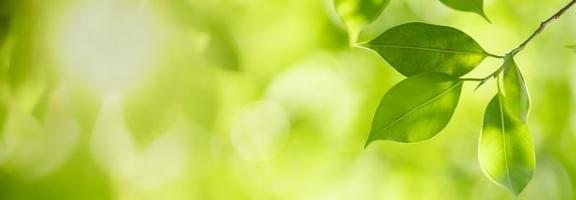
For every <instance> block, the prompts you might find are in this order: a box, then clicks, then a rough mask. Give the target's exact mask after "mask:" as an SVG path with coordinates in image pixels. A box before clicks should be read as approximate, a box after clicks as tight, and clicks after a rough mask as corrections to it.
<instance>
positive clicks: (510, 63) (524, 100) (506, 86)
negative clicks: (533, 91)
mask: <svg viewBox="0 0 576 200" xmlns="http://www.w3.org/2000/svg"><path fill="white" fill-rule="evenodd" d="M499 78H500V80H499V81H498V82H499V88H500V92H501V94H502V95H504V97H505V98H504V99H503V101H504V105H505V106H506V107H507V110H508V111H510V112H511V113H510V114H511V116H513V117H516V118H517V119H520V121H522V122H524V121H526V117H527V116H528V111H529V109H530V98H529V96H528V90H527V89H526V83H525V82H524V78H523V77H522V73H520V69H519V68H518V65H516V63H515V62H514V59H513V58H512V57H511V56H506V57H505V58H504V70H503V72H502V74H501V75H500V76H499Z"/></svg>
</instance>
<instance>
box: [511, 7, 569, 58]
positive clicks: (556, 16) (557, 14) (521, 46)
mask: <svg viewBox="0 0 576 200" xmlns="http://www.w3.org/2000/svg"><path fill="white" fill-rule="evenodd" d="M574 4H576V0H572V1H570V3H568V4H567V5H566V6H564V7H563V8H562V9H560V10H559V11H558V12H556V14H554V15H552V16H551V17H550V18H548V19H547V20H546V21H543V22H542V23H540V27H538V29H536V31H534V33H532V35H530V37H528V39H526V40H525V41H524V42H522V44H520V45H519V46H518V47H516V48H515V49H513V50H512V51H510V53H509V54H510V55H512V56H514V55H516V54H517V53H518V52H520V51H522V50H523V49H524V48H525V47H526V45H528V43H529V42H530V41H532V40H533V39H534V38H535V37H536V36H537V35H539V34H540V33H541V32H542V31H543V30H544V28H546V26H547V25H548V24H549V23H550V22H552V21H554V20H555V19H558V18H559V17H560V16H562V14H564V12H566V10H568V9H569V8H570V7H572V6H573V5H574Z"/></svg>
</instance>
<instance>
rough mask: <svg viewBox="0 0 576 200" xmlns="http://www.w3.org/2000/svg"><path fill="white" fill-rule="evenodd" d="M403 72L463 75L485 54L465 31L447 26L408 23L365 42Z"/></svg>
mask: <svg viewBox="0 0 576 200" xmlns="http://www.w3.org/2000/svg"><path fill="white" fill-rule="evenodd" d="M364 46H366V47H368V48H370V49H373V50H374V51H376V52H377V53H378V54H380V56H382V57H383V58H384V59H385V60H386V61H387V62H388V63H390V65H392V67H394V68H395V69H396V70H397V71H398V72H400V73H402V74H403V75H405V76H412V75H415V74H420V73H424V72H443V73H447V74H451V75H454V76H458V77H459V76H462V75H464V74H466V73H468V72H470V71H472V69H474V68H475V67H476V66H478V64H480V62H482V60H484V58H486V56H487V55H488V54H487V53H486V52H485V51H484V50H483V49H482V47H480V45H478V43H476V41H474V39H472V38H471V37H470V36H468V35H466V33H464V32H462V31H460V30H458V29H455V28H452V27H447V26H437V25H431V24H425V23H417V22H416V23H407V24H403V25H399V26H396V27H393V28H391V29H388V30H387V31H386V32H384V33H382V34H381V35H380V36H378V37H377V38H376V39H374V40H372V41H370V42H368V43H367V44H364Z"/></svg>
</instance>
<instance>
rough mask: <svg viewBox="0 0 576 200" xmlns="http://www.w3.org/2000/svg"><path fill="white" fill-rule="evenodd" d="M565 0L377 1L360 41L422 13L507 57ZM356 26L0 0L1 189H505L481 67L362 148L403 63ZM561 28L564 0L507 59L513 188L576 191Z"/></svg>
mask: <svg viewBox="0 0 576 200" xmlns="http://www.w3.org/2000/svg"><path fill="white" fill-rule="evenodd" d="M567 2H568V0H547V1H545V2H544V1H539V0H485V1H484V10H485V14H486V16H488V18H489V19H490V21H491V22H492V23H489V22H488V21H487V20H486V19H484V18H483V17H482V16H480V15H478V14H475V13H472V12H462V11H456V10H454V9H451V8H449V7H447V6H445V5H444V4H442V3H441V2H440V1H438V0H428V1H422V0H391V1H390V3H389V5H388V6H387V7H386V8H385V10H384V11H383V12H382V14H381V15H380V16H378V17H377V19H376V21H375V22H374V23H371V24H368V25H367V26H365V27H364V29H363V30H362V31H361V32H360V33H358V35H359V37H358V40H357V41H359V42H364V41H369V40H372V39H373V38H375V37H376V36H378V35H379V34H380V33H382V32H383V31H385V30H386V29H389V28H390V27H393V26H396V25H399V24H403V23H407V22H425V23H430V24H437V25H445V26H452V27H454V28H457V29H459V30H462V31H463V32H465V33H467V34H468V35H470V36H471V37H472V38H474V39H475V40H476V42H478V43H479V44H480V45H481V46H482V47H483V48H484V49H485V50H486V51H489V52H490V53H494V54H497V55H503V54H505V53H507V52H508V51H509V50H511V49H513V48H515V47H516V46H517V45H518V44H519V43H521V42H522V41H523V40H524V39H526V38H527V37H528V36H529V35H530V34H531V33H532V32H533V31H534V30H535V29H536V28H537V27H538V26H539V24H540V22H541V21H543V20H544V19H546V18H548V17H549V16H551V15H552V14H553V13H555V12H556V11H557V10H558V9H559V8H561V7H562V6H564V5H565V4H566V3H567ZM358 20H360V21H358V22H357V23H358V24H360V23H364V21H362V20H364V18H361V19H358ZM354 26H357V24H355V25H354ZM355 34H356V33H354V34H351V33H350V32H349V31H348V30H346V25H345V23H342V22H341V21H340V19H339V17H338V15H337V11H336V8H335V7H334V6H333V3H332V1H330V0H51V1H38V0H0V199H2V200H4V199H9V200H11V199H58V200H62V199H74V200H75V199H122V200H124V199H127V200H132V199H134V200H140V199H263V200H264V199H266V200H268V199H311V200H312V199H313V200H316V199H330V200H331V199H406V200H412V199H441V200H445V199H487V200H493V199H514V195H512V194H511V193H510V192H508V191H506V190H505V189H503V188H501V187H499V186H498V185H496V184H494V183H492V182H491V181H490V180H489V179H488V178H487V177H486V176H484V174H483V172H482V170H481V168H480V166H479V164H478V140H479V134H480V130H481V127H482V120H483V112H484V110H485V109H486V106H487V105H488V102H489V101H490V99H491V98H492V97H493V96H494V94H495V92H496V87H495V84H493V81H494V80H491V81H490V82H489V83H487V84H485V86H483V87H481V88H480V89H478V90H477V91H474V88H475V87H476V84H474V83H468V82H465V83H464V85H463V90H462V94H461V95H460V102H459V103H458V106H457V108H456V111H455V113H454V115H453V116H452V120H451V121H450V122H449V124H448V126H447V127H446V128H444V130H443V131H442V132H440V134H438V135H436V136H435V137H433V138H432V139H430V140H426V141H423V142H419V143H415V144H405V143H398V142H394V141H382V140H380V141H375V142H373V143H371V144H370V145H369V146H368V147H367V148H364V144H365V142H366V140H367V138H368V136H369V133H370V127H371V123H372V119H373V117H374V113H375V110H376V108H377V107H378V104H379V102H380V100H381V98H382V96H383V95H384V93H385V92H386V91H387V90H389V89H390V88H391V87H392V86H393V85H395V84H396V83H398V82H399V81H400V80H402V79H403V76H402V75H401V74H400V73H398V72H397V71H395V69H394V68H392V67H391V66H390V65H389V64H388V63H387V62H386V61H385V60H384V59H382V58H381V57H380V56H379V55H378V54H377V53H375V52H373V51H371V50H369V49H366V48H359V47H353V46H352V47H351V45H350V44H351V43H350V41H355V40H356V39H349V36H350V35H355ZM575 35H576V9H573V10H569V11H567V13H566V14H565V15H564V16H562V17H561V18H560V19H558V20H557V21H554V22H553V24H550V26H549V27H548V28H547V29H546V30H545V31H544V32H543V33H542V34H541V35H539V36H538V38H536V39H535V40H534V41H533V42H531V43H530V44H529V45H528V46H527V47H526V49H525V50H524V51H522V52H521V53H519V54H518V55H517V56H516V57H515V60H516V63H517V64H518V66H520V68H521V69H522V72H523V73H524V77H525V79H526V82H527V85H528V88H529V90H530V96H531V101H532V107H531V111H530V116H529V118H528V124H529V128H530V130H531V133H532V137H533V140H534V145H535V151H536V168H535V171H534V176H533V178H532V181H531V182H530V183H529V184H528V185H527V186H526V188H525V189H524V191H523V192H522V193H521V194H520V196H519V199H550V200H551V199H575V198H576V154H575V153H576V111H575V108H574V105H576V99H575V97H576V96H575V94H576V53H574V45H576V37H575ZM500 64H501V62H500V60H497V59H494V58H487V59H486V60H484V61H483V62H482V64H481V65H480V66H479V67H477V68H476V69H474V70H473V71H472V72H471V73H469V74H467V75H466V76H465V77H484V76H486V75H487V74H489V73H491V72H492V71H494V69H496V68H497V67H499V65H500ZM431 117H434V116H431ZM431 119H432V118H431ZM424 120H426V119H424Z"/></svg>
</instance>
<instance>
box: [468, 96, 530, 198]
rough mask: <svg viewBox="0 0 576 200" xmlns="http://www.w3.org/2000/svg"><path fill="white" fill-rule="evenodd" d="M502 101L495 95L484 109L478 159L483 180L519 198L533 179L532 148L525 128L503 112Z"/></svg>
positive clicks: (523, 124) (504, 110)
mask: <svg viewBox="0 0 576 200" xmlns="http://www.w3.org/2000/svg"><path fill="white" fill-rule="evenodd" d="M504 98H506V97H504V96H503V95H501V94H498V95H496V96H495V97H494V98H493V99H492V101H490V103H489V104H488V107H487V108H486V113H485V115H484V126H483V128H482V133H481V135H480V142H479V147H478V158H479V161H480V165H481V167H482V170H483V171H484V173H485V174H486V176H488V177H489V178H490V179H491V180H492V181H494V182H495V183H497V184H498V185H500V186H502V187H504V188H507V189H508V190H510V191H511V192H512V193H514V194H515V195H518V194H520V192H522V190H523V189H524V187H525V186H526V185H527V184H528V182H530V179H532V174H533V172H534V166H535V162H536V161H535V158H534V146H533V144H532V137H531V135H530V131H529V130H528V125H526V123H524V122H521V121H520V120H518V119H516V118H514V117H513V116H511V115H510V113H509V112H506V106H504V105H503V103H502V101H503V99H504Z"/></svg>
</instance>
